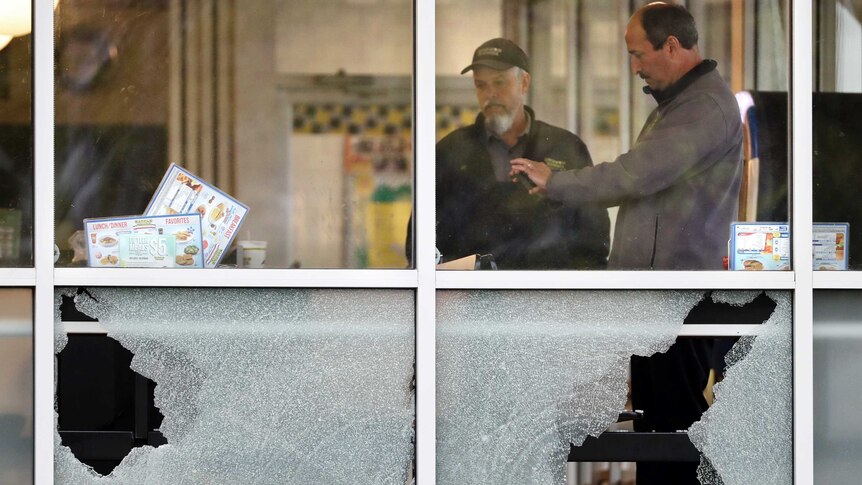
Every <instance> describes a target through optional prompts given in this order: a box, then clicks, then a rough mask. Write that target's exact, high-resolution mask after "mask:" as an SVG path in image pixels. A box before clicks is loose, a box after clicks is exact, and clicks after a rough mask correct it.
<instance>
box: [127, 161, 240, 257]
mask: <svg viewBox="0 0 862 485" xmlns="http://www.w3.org/2000/svg"><path fill="white" fill-rule="evenodd" d="M186 213H198V214H200V216H201V230H202V232H201V235H202V238H203V256H204V267H205V268H215V267H216V266H218V264H219V263H220V262H221V260H222V258H223V257H224V254H225V251H226V250H227V249H228V248H229V247H230V245H231V243H232V242H233V240H234V238H236V234H237V230H239V226H240V225H241V224H242V221H243V219H245V216H246V215H247V214H248V206H246V205H245V204H243V203H242V202H239V201H238V200H236V199H234V198H233V197H231V196H229V195H227V194H226V193H224V192H222V191H221V190H219V189H218V188H217V187H215V186H213V185H210V184H209V183H207V182H205V181H203V180H202V179H200V178H199V177H197V176H196V175H194V174H192V173H191V172H189V171H188V170H185V169H183V168H181V167H179V166H177V165H176V164H173V163H172V164H171V166H170V167H169V168H168V171H167V173H166V174H165V176H164V178H163V179H162V182H161V183H160V184H159V188H158V189H157V190H156V193H155V195H153V198H152V200H150V203H149V205H147V209H146V210H145V211H144V214H145V215H148V216H151V215H174V214H186Z"/></svg>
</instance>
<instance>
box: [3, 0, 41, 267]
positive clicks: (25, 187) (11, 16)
mask: <svg viewBox="0 0 862 485" xmlns="http://www.w3.org/2000/svg"><path fill="white" fill-rule="evenodd" d="M30 31H31V5H30V2H29V1H11V0H10V1H4V2H3V5H0V267H29V266H32V265H33V90H32V72H33V43H32V35H31V33H30Z"/></svg>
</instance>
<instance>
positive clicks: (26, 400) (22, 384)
mask: <svg viewBox="0 0 862 485" xmlns="http://www.w3.org/2000/svg"><path fill="white" fill-rule="evenodd" d="M32 298H33V297H32V291H31V290H21V289H0V309H2V310H0V369H3V371H2V372H0V483H31V482H32V480H33V309H32V304H33V302H32Z"/></svg>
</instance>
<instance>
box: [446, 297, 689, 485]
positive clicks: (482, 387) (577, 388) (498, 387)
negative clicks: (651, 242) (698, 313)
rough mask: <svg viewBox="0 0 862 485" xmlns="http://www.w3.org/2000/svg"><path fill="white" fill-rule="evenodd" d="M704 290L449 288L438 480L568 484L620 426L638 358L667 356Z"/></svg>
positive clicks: (451, 482)
mask: <svg viewBox="0 0 862 485" xmlns="http://www.w3.org/2000/svg"><path fill="white" fill-rule="evenodd" d="M702 298H703V292H698V291H661V292H659V291H441V292H438V299H437V319H438V321H437V399H438V401H437V440H438V441H437V482H438V483H440V484H444V485H449V484H458V485H462V484H484V483H495V484H525V483H541V484H561V483H565V478H564V477H565V468H566V466H565V462H566V456H567V454H568V451H569V443H573V444H575V445H580V444H581V443H582V442H583V441H584V439H585V438H586V437H587V436H588V435H594V436H596V435H598V434H600V433H601V432H603V431H605V430H606V429H607V428H608V426H609V425H610V424H612V423H614V422H615V421H616V420H617V417H618V415H619V412H620V411H621V410H623V409H624V406H625V403H626V393H627V386H626V377H627V373H628V366H629V359H630V357H631V356H632V355H644V356H646V355H651V354H653V353H655V352H663V351H665V350H667V349H668V347H670V345H671V344H672V343H673V342H674V340H675V338H676V335H677V333H678V332H679V330H680V328H681V326H682V322H683V319H684V318H685V316H686V315H687V314H688V312H689V310H690V309H691V308H692V307H693V306H694V305H695V304H697V303H698V302H699V301H700V300H701V299H702Z"/></svg>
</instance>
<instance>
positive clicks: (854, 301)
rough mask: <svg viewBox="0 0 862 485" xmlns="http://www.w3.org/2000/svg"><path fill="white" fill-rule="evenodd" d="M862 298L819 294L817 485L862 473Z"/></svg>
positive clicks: (816, 299) (816, 304)
mask: <svg viewBox="0 0 862 485" xmlns="http://www.w3.org/2000/svg"><path fill="white" fill-rule="evenodd" d="M860 297H862V294H860V292H859V291H818V292H816V293H815V294H814V481H815V483H852V482H855V481H857V480H858V477H859V475H860V473H862V464H860V462H859V455H860V453H862V418H860V416H859V407H860V405H862V395H860V394H859V373H860V372H862V359H860V358H859V355H860V350H862V319H860V317H859V315H860V314H862V304H860V302H862V298H860Z"/></svg>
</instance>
